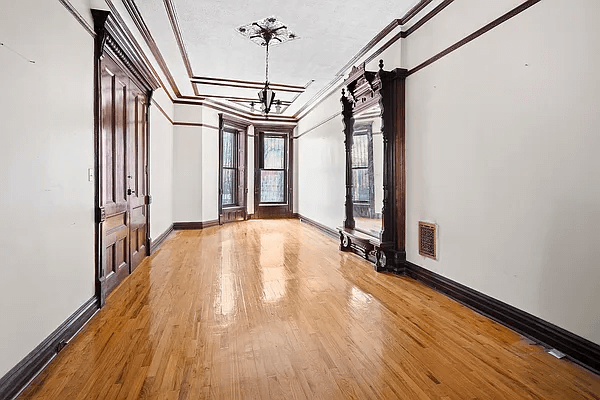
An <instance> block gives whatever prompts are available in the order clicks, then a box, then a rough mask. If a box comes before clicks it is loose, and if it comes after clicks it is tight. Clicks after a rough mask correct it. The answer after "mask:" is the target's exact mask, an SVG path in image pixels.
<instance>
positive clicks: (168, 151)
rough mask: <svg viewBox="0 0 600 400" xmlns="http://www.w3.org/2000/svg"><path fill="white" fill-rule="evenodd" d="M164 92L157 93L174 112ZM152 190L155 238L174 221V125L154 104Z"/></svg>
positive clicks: (151, 116) (151, 217)
mask: <svg viewBox="0 0 600 400" xmlns="http://www.w3.org/2000/svg"><path fill="white" fill-rule="evenodd" d="M161 92H162V93H164V92H163V91H162V89H159V91H157V93H156V94H155V95H154V97H155V98H156V101H158V102H159V105H160V107H161V108H162V109H163V110H164V111H165V112H167V113H169V112H171V114H172V110H169V109H172V108H173V106H172V103H171V102H170V100H169V99H168V98H167V99H164V98H162V97H163V96H160V95H159V93H161ZM164 97H166V96H164ZM161 103H162V104H161ZM150 194H151V195H152V204H151V205H150V237H151V238H152V239H156V238H157V237H159V236H160V235H161V234H162V233H164V232H165V231H166V230H167V229H169V227H170V226H171V224H172V223H173V125H171V122H170V121H169V120H168V119H167V117H165V116H164V115H163V114H162V112H160V110H159V109H158V108H157V107H156V105H154V104H152V106H151V107H150Z"/></svg>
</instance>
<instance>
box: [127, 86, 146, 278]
mask: <svg viewBox="0 0 600 400" xmlns="http://www.w3.org/2000/svg"><path fill="white" fill-rule="evenodd" d="M130 88H131V90H130V101H129V105H130V108H129V117H130V121H131V123H129V124H128V126H129V127H130V131H129V132H128V135H127V137H128V140H127V147H128V151H127V154H128V160H127V170H128V172H127V185H128V190H127V192H128V199H129V250H130V253H131V261H130V272H133V270H134V269H135V268H136V267H137V266H138V265H139V263H140V262H141V261H142V260H143V259H144V257H146V255H147V253H148V247H147V246H148V243H147V240H148V234H147V230H148V229H147V215H148V205H147V204H146V203H147V202H146V199H147V194H148V190H147V187H146V182H147V179H146V175H147V172H148V171H147V165H148V163H147V158H146V156H147V152H146V121H147V118H146V113H147V110H148V104H147V102H146V99H147V97H146V94H145V93H144V92H142V91H141V90H140V89H139V88H137V87H136V86H135V85H133V84H132V85H131V86H130Z"/></svg>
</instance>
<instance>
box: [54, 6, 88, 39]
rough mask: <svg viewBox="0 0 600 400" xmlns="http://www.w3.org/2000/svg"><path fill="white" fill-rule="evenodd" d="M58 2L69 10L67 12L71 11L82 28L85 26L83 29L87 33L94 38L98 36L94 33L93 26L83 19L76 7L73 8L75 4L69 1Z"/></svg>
mask: <svg viewBox="0 0 600 400" xmlns="http://www.w3.org/2000/svg"><path fill="white" fill-rule="evenodd" d="M58 1H59V2H60V4H62V5H63V6H64V7H65V8H66V9H67V11H69V12H70V13H71V15H72V16H73V17H75V19H76V20H77V22H79V23H80V24H81V26H83V28H84V29H85V30H86V31H87V33H89V34H90V35H92V37H94V36H96V32H94V28H92V26H91V25H90V24H89V23H88V22H87V21H86V20H85V18H83V16H82V15H81V14H79V11H77V9H76V8H75V7H73V4H71V2H70V1H69V0H58Z"/></svg>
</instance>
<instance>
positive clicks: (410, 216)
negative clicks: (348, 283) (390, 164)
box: [296, 0, 600, 343]
mask: <svg viewBox="0 0 600 400" xmlns="http://www.w3.org/2000/svg"><path fill="white" fill-rule="evenodd" d="M521 3H522V1H520V0H502V1H496V2H493V4H491V3H490V2H480V1H477V0H460V1H456V2H454V3H452V4H451V5H450V6H448V7H446V9H444V10H443V11H442V12H441V13H439V14H438V15H437V16H436V17H435V18H433V19H432V20H430V21H429V22H427V23H426V24H425V25H423V26H422V27H421V28H419V29H418V30H417V31H416V32H415V33H413V34H412V35H410V36H409V37H408V38H407V39H403V40H402V41H401V42H400V41H399V42H398V43H397V44H395V45H394V46H392V47H390V48H389V49H388V50H386V52H385V53H384V54H383V55H382V56H385V57H382V58H384V60H385V61H386V69H392V68H396V67H400V66H401V67H402V68H407V69H410V68H413V67H415V66H417V65H418V64H420V63H421V62H423V61H425V60H427V59H428V58H430V57H432V56H433V55H435V54H436V53H438V52H440V51H441V50H443V49H445V48H447V47H449V46H450V45H452V44H454V43H455V42H457V41H459V40H461V39H463V38H464V37H465V36H467V35H469V34H470V33H472V32H474V31H476V30H477V29H479V28H481V27H483V26H484V25H486V24H487V23H489V22H491V21H493V20H494V19H496V18H497V17H499V16H500V15H502V14H504V13H506V12H508V11H509V10H511V9H512V8H514V7H515V6H517V5H519V4H521ZM437 4H439V1H437V2H434V4H432V6H431V7H435V6H436V5H437ZM596 15H600V4H599V3H598V2H594V1H592V0H585V1H582V2H576V3H574V2H570V1H568V0H544V1H542V2H540V3H538V4H536V5H534V6H533V7H531V8H530V9H528V10H526V11H524V12H523V13H521V14H519V15H518V16H516V17H514V18H513V19H511V20H509V21H507V22H505V23H504V24H502V25H500V26H498V27H496V28H495V29H493V30H492V31H490V32H488V33H486V34H485V35H483V36H480V37H479V38H477V39H475V40H474V41H472V42H470V43H469V44H467V45H465V46H463V47H461V48H460V49H458V50H456V51H454V52H453V53H451V54H450V55H448V56H446V57H444V58H442V59H440V60H439V61H437V62H435V63H434V64H432V65H430V66H428V67H426V68H425V69H423V70H421V71H419V72H417V73H415V74H414V75H411V76H410V77H409V78H408V79H407V100H406V101H407V105H406V107H407V109H406V112H407V138H406V145H407V153H406V157H407V160H406V161H407V193H408V197H407V258H408V260H409V261H411V262H414V263H416V264H418V265H421V266H423V267H425V268H428V269H430V270H432V271H435V272H437V273H439V274H441V275H443V276H447V277H449V278H451V279H453V280H456V281H458V282H460V283H462V284H465V285H467V286H469V287H472V288H474V289H476V290H479V291H481V292H483V293H486V294H488V295H490V296H492V297H495V298H497V299H499V300H502V301H504V302H507V303H509V304H511V305H513V306H515V307H518V308H520V309H522V310H525V311H528V312H530V313H532V314H534V315H537V316H539V317H541V318H543V319H545V320H548V321H550V322H552V323H554V324H557V325H559V326H561V327H563V328H565V329H567V330H569V331H572V332H574V333H576V334H579V335H581V336H583V337H585V338H587V339H589V340H592V341H594V342H596V343H600V311H598V310H599V309H600V308H599V307H598V304H600V292H599V291H598V290H597V284H598V282H600V268H598V259H599V258H600V257H599V256H600V254H598V253H599V250H598V246H597V244H598V243H600V231H599V230H598V229H597V226H598V224H599V223H600V173H599V172H598V171H600V158H599V157H598V156H597V154H600V136H598V132H599V131H600V113H598V103H599V101H598V97H597V93H600V78H598V74H597V71H598V69H599V67H600V55H599V53H598V51H597V45H596V43H595V39H594V38H595V37H597V36H598V35H599V34H600V26H598V24H597V23H596V22H595V21H594V18H595V16H596ZM418 20H419V17H417V18H415V19H414V22H416V21H418ZM411 23H413V21H411ZM401 47H402V48H401ZM400 56H401V57H400ZM378 58H380V57H377V59H378ZM388 59H392V60H395V61H396V62H397V61H398V60H401V61H402V65H390V62H388V61H387V60H388ZM368 69H370V70H375V69H376V64H375V60H374V61H372V62H371V63H369V65H368ZM338 98H339V94H338V93H334V94H332V95H331V96H329V98H328V99H327V100H326V101H324V102H323V103H321V104H320V105H319V106H317V107H316V108H315V109H313V110H311V111H310V112H309V113H308V114H307V115H306V116H305V117H303V118H302V119H301V120H300V122H299V124H298V134H299V135H302V134H303V133H305V132H306V131H308V130H310V129H311V128H312V127H314V126H315V125H317V124H318V123H319V122H321V121H324V120H326V119H327V117H329V116H331V115H334V114H335V113H336V112H339V111H340V109H341V106H340V104H339V102H338V101H337V99H338ZM341 130H342V123H341V116H337V117H336V118H334V119H333V120H331V121H329V122H327V123H325V124H323V125H321V126H320V127H318V128H316V129H313V130H311V131H310V132H308V133H307V134H305V135H303V136H301V137H300V138H299V139H298V140H297V141H296V146H297V149H298V165H299V167H298V212H299V213H300V214H301V215H304V216H306V217H309V218H311V219H314V220H316V221H318V222H320V223H322V224H325V225H327V226H329V227H332V228H333V227H335V226H337V225H339V224H340V223H341V222H342V220H343V195H344V186H343V184H344V158H343V154H344V153H343V151H344V147H343V135H342V133H341ZM420 220H424V221H429V222H435V223H437V224H438V227H439V228H438V229H439V232H438V233H439V238H438V239H439V242H438V246H439V248H438V256H439V257H438V260H436V261H434V260H430V259H425V258H423V257H421V256H419V255H418V243H417V227H418V221H420Z"/></svg>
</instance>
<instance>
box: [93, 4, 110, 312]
mask: <svg viewBox="0 0 600 400" xmlns="http://www.w3.org/2000/svg"><path fill="white" fill-rule="evenodd" d="M91 12H92V17H93V19H94V29H95V31H96V32H99V33H101V35H103V34H104V33H103V32H104V26H105V24H106V19H107V18H108V16H109V15H110V13H109V12H108V11H101V10H91ZM103 46H104V44H103V43H102V39H101V38H99V37H98V35H96V36H95V37H94V214H95V221H94V281H95V282H94V286H95V294H96V298H97V299H98V302H99V306H100V307H102V306H104V300H105V299H104V296H103V295H102V288H103V286H104V277H103V275H104V274H103V271H104V264H103V263H104V260H103V259H102V252H103V249H102V225H101V224H102V222H103V220H104V218H105V215H104V213H105V211H104V209H102V208H101V207H100V193H101V190H100V189H101V186H100V184H101V182H102V180H103V177H102V168H101V164H100V163H101V160H100V151H101V140H102V134H101V132H100V123H101V115H102V104H101V101H100V81H101V75H102V74H101V70H102V66H101V56H102V52H103V50H102V47H103Z"/></svg>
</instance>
